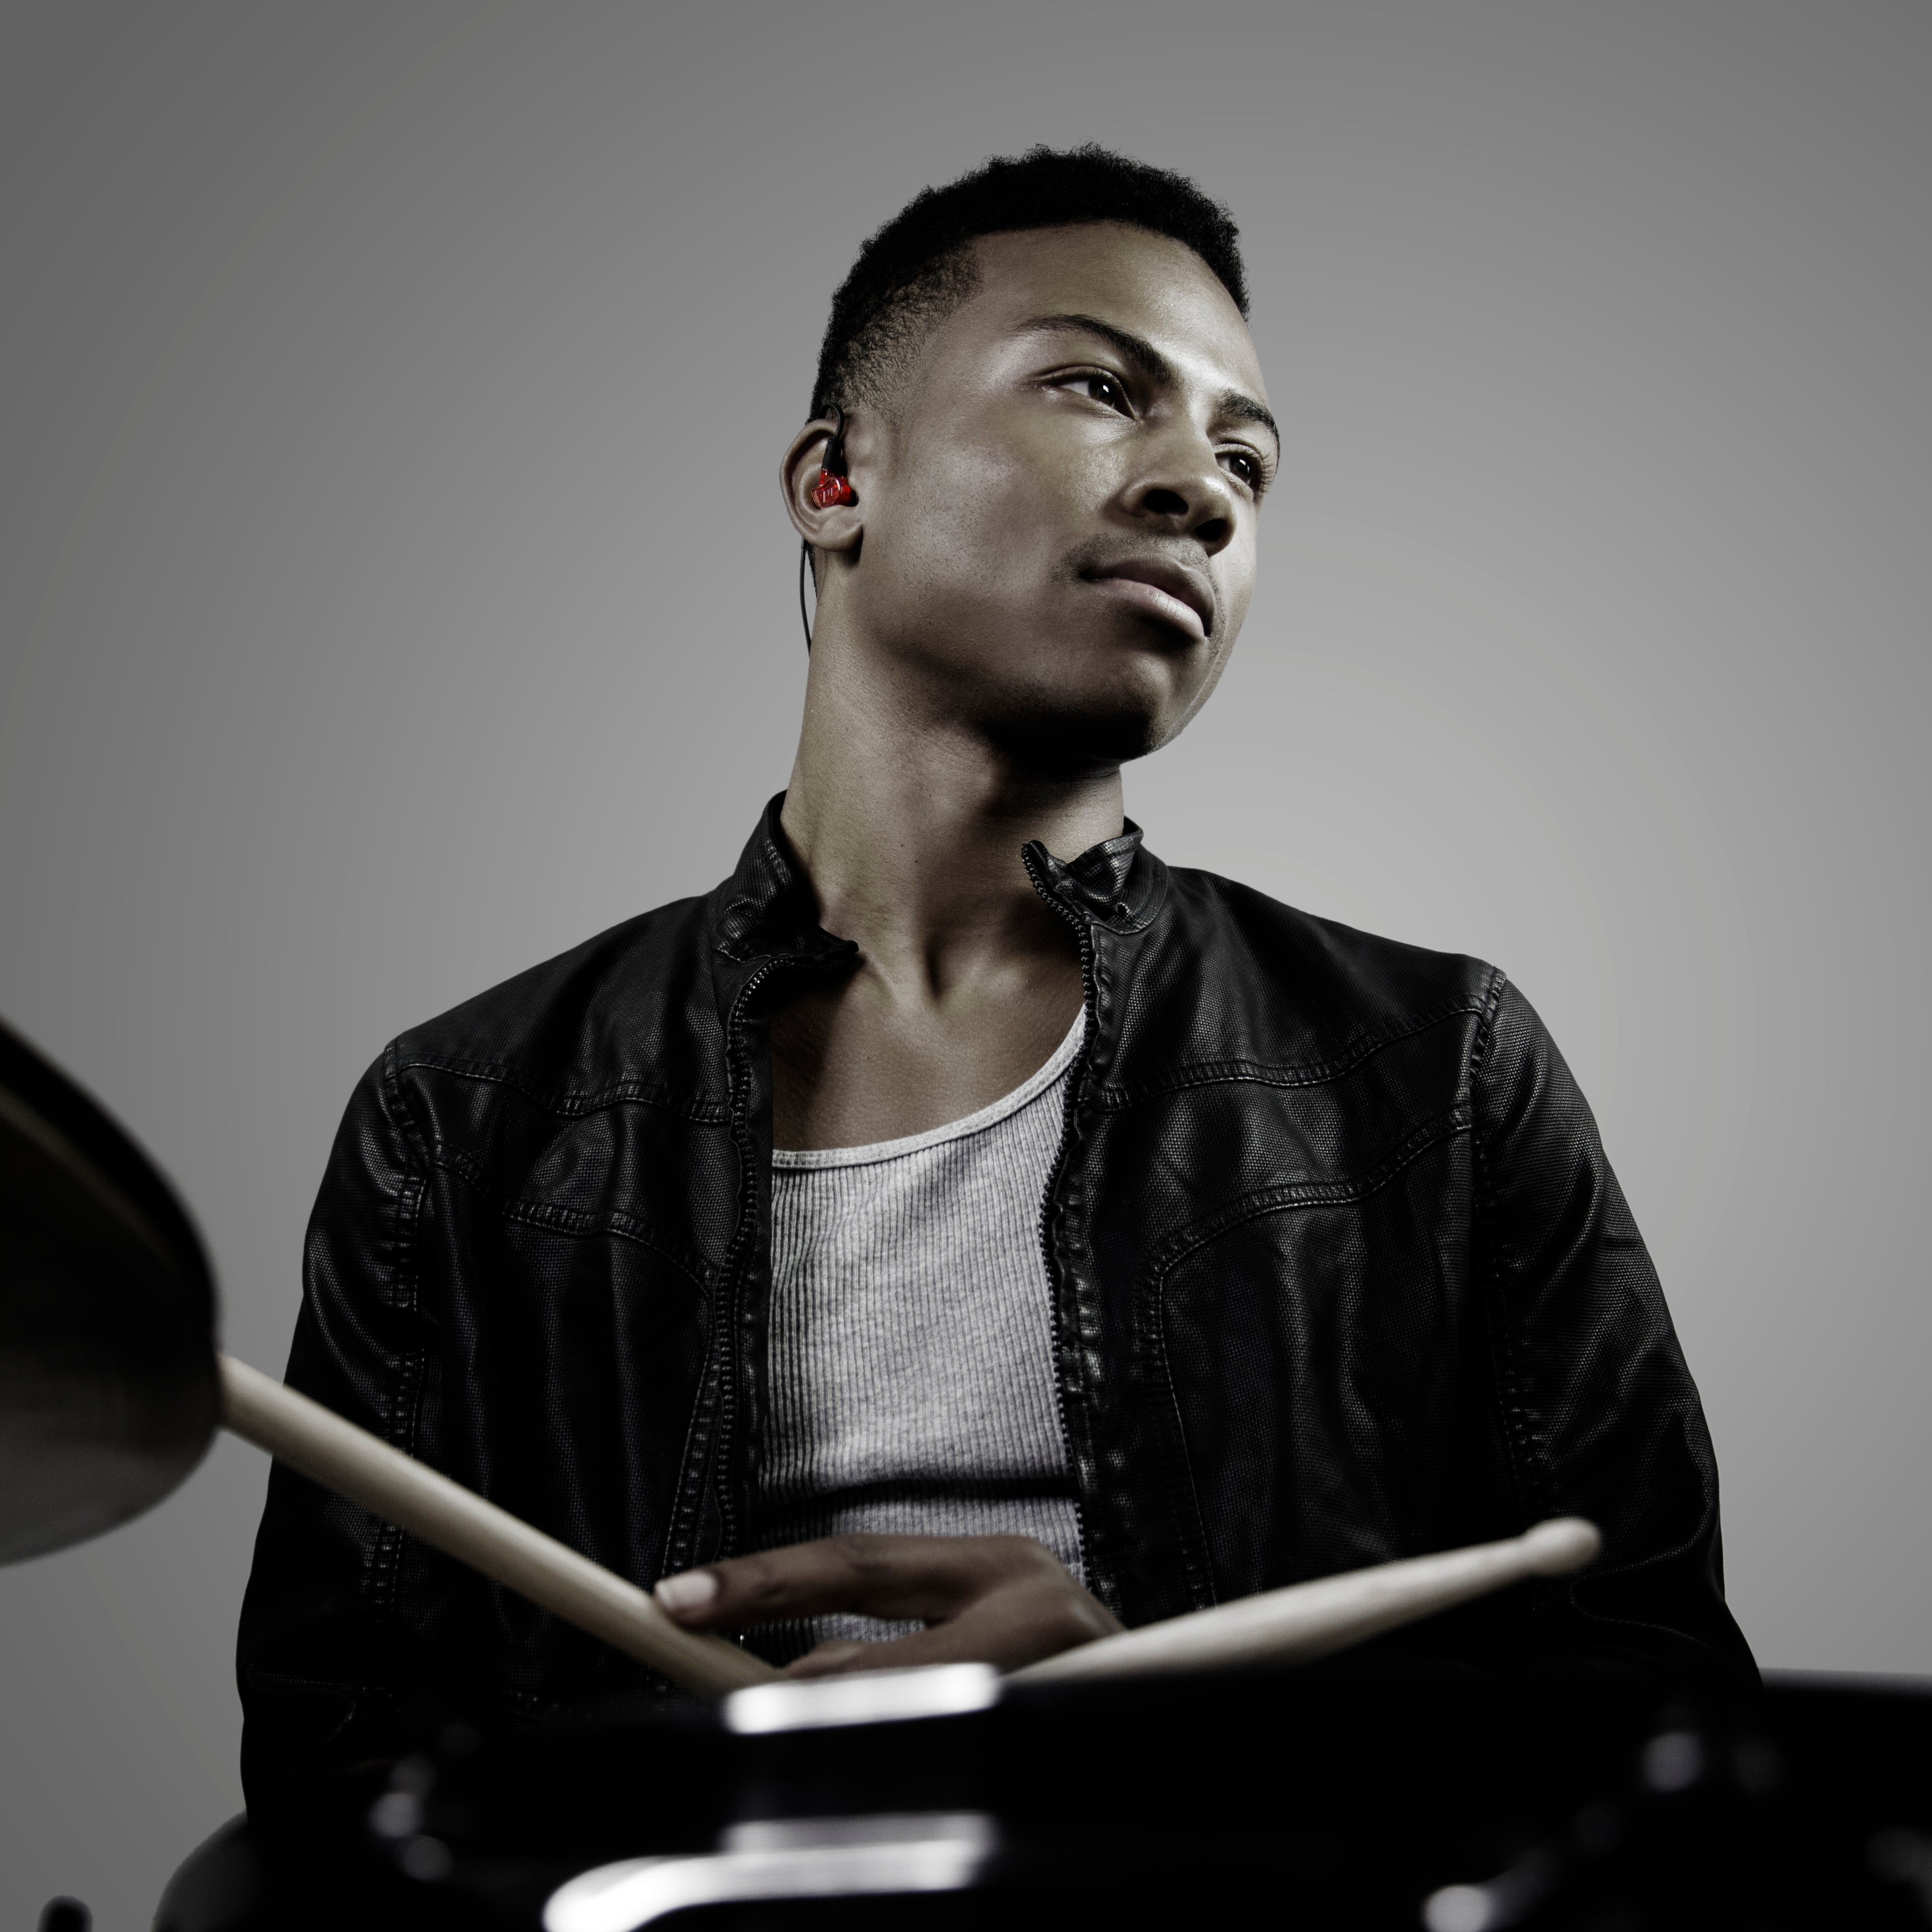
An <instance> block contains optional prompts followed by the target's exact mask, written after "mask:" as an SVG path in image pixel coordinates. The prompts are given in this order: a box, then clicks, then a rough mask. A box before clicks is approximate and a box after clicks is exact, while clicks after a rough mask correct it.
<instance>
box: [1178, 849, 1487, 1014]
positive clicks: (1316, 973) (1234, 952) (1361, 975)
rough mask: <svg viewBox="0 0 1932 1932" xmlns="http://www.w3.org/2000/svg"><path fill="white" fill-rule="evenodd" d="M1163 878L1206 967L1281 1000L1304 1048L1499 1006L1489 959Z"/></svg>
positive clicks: (1226, 882)
mask: <svg viewBox="0 0 1932 1932" xmlns="http://www.w3.org/2000/svg"><path fill="white" fill-rule="evenodd" d="M1169 891H1170V892H1171V893H1172V895H1173V898H1174V901H1175V904H1174V906H1173V910H1174V911H1175V913H1178V914H1179V915H1180V919H1179V924H1180V925H1181V927H1182V928H1183V929H1184V930H1186V931H1187V933H1188V934H1189V935H1190V939H1191V941H1192V942H1193V944H1194V945H1195V946H1197V947H1199V948H1200V950H1201V952H1202V957H1203V963H1204V965H1217V966H1219V967H1220V968H1223V969H1231V970H1232V971H1233V972H1235V974H1238V975H1239V976H1240V977H1241V978H1242V979H1244V980H1246V981H1247V982H1248V983H1250V984H1253V985H1256V986H1265V987H1266V988H1268V989H1269V991H1270V992H1271V994H1274V995H1277V996H1278V997H1277V1001H1274V1002H1271V1004H1274V1007H1275V1010H1276V1012H1277V1014H1278V1015H1280V1016H1281V1017H1282V1018H1283V1019H1287V1018H1288V1016H1292V1022H1293V1025H1294V1027H1295V1029H1296V1030H1297V1031H1301V1032H1302V1033H1304V1034H1305V1035H1306V1039H1305V1040H1304V1043H1303V1045H1304V1049H1305V1050H1312V1051H1319V1050H1320V1049H1321V1048H1322V1046H1323V1045H1324V1044H1325V1043H1329V1044H1334V1045H1339V1044H1340V1043H1342V1042H1343V1041H1346V1040H1349V1039H1351V1038H1354V1037H1359V1036H1360V1035H1361V1034H1363V1033H1364V1032H1367V1033H1391V1032H1401V1031H1408V1030H1409V1029H1411V1028H1415V1027H1417V1026H1421V1025H1430V1024H1433V1022H1436V1021H1438V1020H1441V1019H1448V1018H1449V1017H1451V1016H1453V1015H1455V1014H1458V1013H1464V1014H1468V1015H1470V1016H1478V1017H1479V1016H1484V1015H1487V1014H1490V1013H1493V1012H1494V1010H1495V1009H1496V1004H1497V1002H1498V1001H1499V999H1500V998H1502V992H1503V989H1504V986H1505V983H1506V982H1505V978H1504V975H1503V974H1502V972H1501V971H1499V969H1498V968H1496V967H1494V966H1493V965H1490V963H1489V962H1488V961H1487V960H1484V959H1473V958H1472V957H1470V956H1469V955H1467V954H1466V953H1439V952H1436V951H1435V950H1433V949H1432V948H1430V947H1425V946H1412V945H1410V944H1407V943H1406V941H1402V940H1398V939H1385V938H1382V937H1381V936H1380V935H1378V934H1376V933H1372V932H1361V931H1360V930H1359V929H1357V928H1356V927H1355V926H1344V925H1343V923H1342V922H1340V920H1339V919H1322V918H1319V917H1318V916H1316V914H1314V913H1307V912H1303V911H1302V910H1300V909H1299V908H1298V907H1295V906H1291V905H1285V904H1283V903H1282V901H1280V900H1279V899H1273V898H1269V897H1268V895H1267V894H1266V893H1265V892H1257V891H1256V890H1255V889H1254V888H1253V886H1244V885H1243V884H1241V883H1240V882H1239V881H1238V880H1234V879H1227V878H1223V877H1221V876H1220V874H1217V873H1214V872H1203V871H1194V870H1193V869H1191V868H1186V867H1176V868H1173V869H1172V870H1171V871H1170V872H1169ZM1216 977H1217V978H1218V977H1220V974H1218V973H1217V975H1216ZM1283 1044H1286V1043H1283Z"/></svg>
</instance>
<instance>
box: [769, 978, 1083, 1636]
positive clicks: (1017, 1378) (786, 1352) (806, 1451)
mask: <svg viewBox="0 0 1932 1932" xmlns="http://www.w3.org/2000/svg"><path fill="white" fill-rule="evenodd" d="M1085 1032H1086V1016H1085V1013H1082V1015H1081V1016H1080V1017H1079V1019H1077V1020H1076V1022H1074V1025H1073V1030H1072V1031H1070V1033H1069V1034H1067V1037H1066V1039H1065V1040H1063V1041H1062V1042H1061V1045H1060V1046H1059V1047H1058V1049H1057V1050H1056V1051H1055V1054H1054V1055H1053V1057H1052V1059H1051V1060H1049V1061H1048V1062H1047V1063H1046V1065H1045V1066H1044V1067H1041V1068H1040V1070H1039V1072H1038V1073H1035V1074H1034V1076H1033V1077H1032V1078H1031V1079H1030V1080H1028V1082H1026V1083H1025V1085H1023V1086H1021V1087H1019V1088H1016V1089H1015V1091H1013V1092H1012V1093H1010V1094H1007V1095H1006V1096H1005V1097H1004V1099H1001V1100H995V1102H994V1103H992V1106H988V1107H983V1108H982V1109H980V1111H979V1112H977V1114H969V1115H968V1116H967V1117H966V1118H965V1119H964V1120H962V1121H953V1122H952V1123H950V1124H949V1125H947V1126H946V1127H935V1128H933V1129H932V1130H930V1131H929V1132H928V1133H922V1134H913V1135H909V1136H907V1137H906V1138H905V1139H902V1140H895V1141H880V1142H874V1144H872V1145H870V1146H867V1147H852V1148H813V1149H809V1150H799V1149H785V1148H781V1149H778V1150H777V1151H775V1152H774V1153H773V1154H772V1298H771V1315H770V1322H769V1349H770V1355H769V1360H770V1367H771V1383H770V1387H771V1407H770V1423H769V1429H768V1430H767V1432H766V1454H765V1457H764V1469H763V1474H762V1477H761V1479H760V1495H759V1502H760V1512H759V1514H760V1522H759V1524H758V1529H757V1539H756V1540H757V1543H758V1544H759V1545H760V1547H763V1548H766V1549H775V1548H776V1547H778V1546H780V1545H781V1544H787V1543H798V1542H802V1541H805V1540H807V1539H808V1538H812V1537H818V1536H831V1535H839V1534H842V1533H844V1532H847V1531H851V1530H883V1531H895V1532H910V1533H913V1534H918V1535H934V1536H974V1535H996V1534H1001V1535H1022V1536H1033V1537H1037V1538H1039V1539H1040V1541H1041V1542H1042V1543H1043V1544H1046V1547H1048V1549H1049V1550H1052V1552H1053V1553H1054V1554H1055V1556H1058V1558H1059V1559H1060V1560H1061V1562H1063V1563H1064V1564H1065V1565H1067V1568H1069V1569H1070V1570H1071V1571H1073V1574H1075V1575H1076V1577H1077V1576H1081V1575H1082V1574H1083V1569H1082V1562H1081V1556H1080V1529H1079V1515H1078V1512H1077V1511H1076V1508H1075V1505H1074V1500H1073V1482H1072V1480H1071V1478H1070V1476H1069V1475H1068V1472H1067V1441H1066V1436H1065V1434H1064V1430H1063V1428H1062V1426H1061V1416H1060V1405H1059V1399H1058V1391H1057V1389H1056V1387H1055V1376H1054V1367H1053V1334H1052V1312H1051V1310H1050V1307H1049V1289H1048V1284H1047V1279H1046V1265H1045V1263H1044V1262H1043V1259H1042V1257H1041V1254H1040V1211H1041V1208H1042V1206H1043V1203H1044V1202H1045V1199H1046V1184H1047V1180H1048V1178H1049V1174H1050V1172H1051V1171H1052V1166H1053V1161H1054V1157H1055V1154H1057V1153H1058V1151H1059V1148H1060V1140H1061V1132H1062V1130H1063V1125H1064V1120H1065V1112H1066V1097H1067V1078H1068V1076H1069V1074H1070V1072H1071V1070H1072V1068H1073V1063H1074V1061H1075V1059H1076V1058H1077V1057H1078V1055H1079V1052H1080V1046H1081V1043H1082V1040H1083V1039H1084V1037H1085ZM910 1628H914V1626H913V1625H885V1624H881V1623H878V1622H874V1621H872V1620H871V1619H868V1618H863V1617H850V1616H843V1617H822V1618H819V1619H815V1620H814V1625H813V1628H811V1631H809V1633H808V1634H809V1636H810V1637H811V1639H812V1640H814V1641H817V1640H820V1639H822V1638H824V1637H882V1636H886V1635H889V1634H893V1633H894V1632H895V1631H898V1630H901V1629H910Z"/></svg>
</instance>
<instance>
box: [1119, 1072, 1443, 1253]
mask: <svg viewBox="0 0 1932 1932" xmlns="http://www.w3.org/2000/svg"><path fill="white" fill-rule="evenodd" d="M1469 1125H1470V1121H1469V1109H1468V1107H1467V1106H1466V1105H1464V1104H1463V1103H1461V1102H1460V1101H1459V1102H1458V1103H1457V1104H1456V1105H1455V1106H1452V1107H1450V1108H1448V1109H1445V1110H1444V1112H1442V1113H1440V1114H1438V1115H1434V1116H1433V1118H1430V1119H1429V1120H1427V1121H1424V1122H1423V1123H1422V1124H1421V1126H1419V1127H1415V1128H1412V1129H1411V1130H1410V1131H1409V1133H1408V1134H1407V1135H1406V1136H1404V1138H1403V1139H1402V1140H1400V1142H1397V1145H1396V1146H1395V1147H1394V1148H1393V1149H1392V1150H1391V1151H1390V1152H1389V1153H1388V1154H1386V1155H1385V1156H1384V1157H1383V1158H1382V1160H1381V1161H1379V1163H1377V1164H1376V1166H1373V1167H1372V1168H1370V1169H1367V1171H1366V1172H1364V1173H1362V1174H1361V1175H1355V1176H1354V1177H1352V1178H1350V1179H1349V1180H1346V1181H1295V1182H1291V1183H1289V1184H1286V1185H1281V1186H1277V1187H1267V1188H1262V1189H1259V1190H1257V1191H1256V1192H1255V1193H1253V1194H1245V1195H1242V1196H1238V1198H1237V1199H1235V1200H1233V1201H1231V1202H1227V1203H1226V1205H1224V1206H1223V1207H1221V1208H1217V1210H1216V1211H1214V1213H1213V1214H1210V1215H1208V1216H1205V1217H1203V1219H1202V1220H1199V1221H1197V1222H1194V1223H1191V1224H1190V1226H1187V1227H1185V1228H1183V1229H1181V1230H1180V1232H1178V1233H1177V1234H1175V1235H1171V1236H1169V1238H1168V1239H1167V1240H1166V1241H1164V1242H1163V1244H1161V1246H1160V1248H1159V1249H1158V1250H1157V1251H1156V1253H1155V1256H1154V1261H1153V1263H1152V1264H1151V1267H1150V1268H1149V1269H1148V1274H1150V1275H1151V1277H1154V1278H1155V1279H1157V1280H1160V1281H1163V1282H1164V1281H1165V1280H1166V1277H1167V1276H1168V1275H1169V1274H1171V1273H1172V1271H1174V1270H1175V1268H1178V1266H1179V1265H1181V1262H1184V1261H1185V1260H1186V1259H1187V1257H1188V1256H1190V1255H1191V1254H1192V1253H1193V1252H1194V1250H1196V1248H1198V1247H1202V1246H1204V1245H1205V1244H1206V1243H1208V1242H1209V1241H1214V1240H1217V1239H1218V1238H1220V1236H1221V1235H1225V1234H1226V1233H1227V1232H1229V1230H1230V1229H1234V1228H1238V1227H1239V1226H1241V1225H1242V1223H1244V1222H1247V1221H1251V1220H1255V1219H1256V1217H1258V1216H1260V1215H1263V1214H1274V1213H1277V1212H1280V1211H1287V1210H1289V1209H1292V1208H1339V1207H1346V1206H1347V1205H1349V1204H1350V1203H1351V1202H1357V1201H1366V1200H1367V1199H1368V1198H1369V1197H1370V1196H1371V1195H1373V1194H1377V1193H1380V1192H1381V1191H1382V1189H1383V1188H1385V1187H1387V1186H1388V1184H1389V1183H1390V1182H1391V1181H1394V1179H1395V1178H1396V1177H1397V1175H1400V1173H1401V1172H1403V1169H1405V1168H1407V1167H1409V1166H1412V1165H1413V1164H1414V1163H1415V1162H1416V1161H1418V1160H1421V1157H1423V1156H1424V1154H1427V1152H1428V1151H1429V1150H1430V1148H1433V1147H1435V1146H1436V1145H1439V1143H1440V1142H1443V1141H1445V1140H1449V1139H1453V1138H1454V1136H1456V1135H1457V1134H1459V1133H1467V1132H1468V1131H1469Z"/></svg>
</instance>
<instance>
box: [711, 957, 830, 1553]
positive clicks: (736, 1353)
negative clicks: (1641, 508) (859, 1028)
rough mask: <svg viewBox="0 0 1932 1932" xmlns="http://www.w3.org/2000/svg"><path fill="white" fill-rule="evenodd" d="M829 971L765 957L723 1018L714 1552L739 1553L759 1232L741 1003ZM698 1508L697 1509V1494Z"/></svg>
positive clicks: (817, 963)
mask: <svg viewBox="0 0 1932 1932" xmlns="http://www.w3.org/2000/svg"><path fill="white" fill-rule="evenodd" d="M831 970H832V962H830V961H829V960H823V959H821V960H813V959H798V958H796V957H795V956H790V955H787V956H774V957H771V958H768V959H766V962H765V963H764V964H763V965H762V966H759V967H757V968H754V969H753V971H751V974H749V975H748V977H747V978H746V980H745V983H744V984H743V985H742V986H740V987H739V989H738V995H737V997H736V998H735V999H734V1000H733V1001H732V1002H731V1010H730V1013H729V1015H728V1016H727V1018H726V1019H725V1022H724V1061H725V1078H726V1080H727V1083H728V1086H729V1091H730V1101H731V1142H732V1145H733V1146H734V1147H736V1149H737V1150H738V1158H739V1161H740V1162H741V1163H742V1166H743V1169H744V1175H745V1181H744V1185H743V1188H742V1190H741V1192H740V1193H739V1202H738V1226H737V1228H736V1231H735V1232H734V1233H733V1237H732V1242H731V1245H730V1247H729V1248H728V1249H727V1250H726V1253H725V1256H724V1268H723V1270H722V1271H721V1280H720V1283H719V1294H718V1311H719V1313H718V1319H717V1321H716V1322H715V1324H714V1335H715V1342H714V1346H715V1349H717V1351H718V1354H717V1361H718V1370H719V1377H720V1381H719V1388H718V1415H717V1421H716V1424H715V1427H714V1429H713V1430H712V1439H711V1442H710V1444H709V1447H708V1449H707V1451H706V1458H705V1460H706V1462H707V1463H709V1466H710V1467H711V1468H712V1470H713V1471H714V1472H715V1481H717V1483H718V1517H719V1528H720V1538H719V1542H720V1548H719V1555H720V1556H736V1555H738V1554H739V1549H738V1541H739V1535H740V1532H741V1529H742V1526H741V1524H740V1523H739V1510H738V1493H737V1484H736V1481H734V1480H733V1475H732V1471H731V1468H730V1463H731V1458H732V1454H733V1435H734V1433H735V1432H736V1427H737V1419H738V1418H737V1412H738V1408H739V1383H740V1381H741V1379H742V1373H743V1367H744V1364H743V1359H742V1352H741V1350H740V1349H739V1340H738V1337H739V1329H740V1328H741V1326H742V1323H741V1321H740V1319H739V1315H740V1303H741V1299H742V1295H743V1292H744V1274H745V1254H746V1253H747V1251H748V1249H749V1247H750V1246H751V1242H752V1241H753V1240H754V1238H756V1237H757V1232H758V1230H757V1226H756V1225H755V1223H756V1219H757V1217H756V1216H755V1214H754V1207H755V1205H756V1203H757V1175H756V1174H755V1172H754V1167H753V1163H752V1149H751V1131H750V1127H749V1109H750V1094H751V1068H750V1065H749V1063H748V1059H747V1057H746V1055H745V1049H744V1031H743V1023H744V1013H745V1007H746V1006H747V1005H748V1004H749V1003H750V1001H751V996H752V995H753V994H754V993H755V992H757V990H758V989H759V988H760V986H763V984H764V983H765V982H766V980H769V979H771V978H772V977H773V976H774V975H775V974H778V972H780V971H788V972H791V973H795V974H811V973H813V972H814V971H817V972H829V971H831ZM701 1509H702V1502H701V1499H700V1511H701Z"/></svg>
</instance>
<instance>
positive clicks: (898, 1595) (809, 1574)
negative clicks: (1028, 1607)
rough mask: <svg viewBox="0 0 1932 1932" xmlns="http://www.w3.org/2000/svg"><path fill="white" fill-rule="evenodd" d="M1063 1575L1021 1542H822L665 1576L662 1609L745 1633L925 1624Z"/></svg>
mask: <svg viewBox="0 0 1932 1932" xmlns="http://www.w3.org/2000/svg"><path fill="white" fill-rule="evenodd" d="M1029 1575H1050V1576H1052V1577H1055V1578H1058V1579H1061V1580H1065V1579H1066V1577H1067V1573H1066V1571H1064V1569H1063V1568H1061V1565H1059V1564H1058V1562H1056V1561H1055V1559H1054V1558H1053V1556H1052V1555H1051V1554H1050V1553H1049V1552H1048V1551H1047V1550H1046V1548H1045V1547H1043V1545H1041V1544H1038V1543H1036V1542H1035V1541H1034V1540H1033V1539H1032V1538H1031V1537H1024V1536H997V1537H996V1536H883V1535H869V1534H865V1535H850V1536H832V1537H825V1538H821V1539H820V1541H817V1542H815V1543H796V1544H791V1545H790V1547H788V1548H786V1549H784V1550H765V1551H763V1552H761V1553H760V1554H759V1555H757V1556H737V1557H733V1558H731V1559H730V1560H728V1561H727V1562H723V1563H712V1564H707V1565H704V1566H703V1568H701V1569H697V1570H687V1571H684V1572H682V1574H680V1575H679V1576H676V1577H666V1578H665V1579H664V1581H663V1582H662V1583H659V1584H658V1586H657V1591H656V1595H657V1599H658V1603H659V1604H661V1606H662V1607H664V1609H665V1610H667V1611H668V1612H669V1613H670V1614H671V1615H672V1616H674V1617H675V1618H676V1619H677V1620H678V1622H679V1623H681V1624H683V1625H685V1626H686V1628H690V1629H694V1630H715V1629H729V1628H748V1627H750V1626H751V1625H757V1624H766V1623H781V1622H787V1621H788V1620H790V1619H793V1618H796V1617H807V1616H825V1615H827V1614H829V1613H832V1612H835V1611H840V1610H845V1611H853V1612H856V1613H859V1615H861V1616H874V1617H883V1618H890V1619H912V1620H915V1621H919V1622H931V1621H933V1620H935V1619H946V1618H948V1617H950V1616H953V1614H955V1613H956V1612H957V1611H958V1610H959V1609H960V1608H961V1607H962V1606H963V1605H965V1604H968V1603H970V1602H971V1601H974V1599H975V1598H979V1597H982V1596H984V1595H986V1593H987V1592H989V1590H991V1589H995V1588H996V1587H998V1586H1000V1585H1001V1584H1002V1583H1005V1582H1007V1581H1008V1580H1013V1579H1015V1578H1017V1577H1025V1576H1029Z"/></svg>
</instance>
